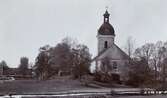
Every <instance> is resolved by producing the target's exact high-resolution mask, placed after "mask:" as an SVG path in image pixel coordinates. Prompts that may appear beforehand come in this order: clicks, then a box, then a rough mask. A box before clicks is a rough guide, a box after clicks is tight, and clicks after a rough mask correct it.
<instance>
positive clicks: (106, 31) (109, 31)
mask: <svg viewBox="0 0 167 98" xmlns="http://www.w3.org/2000/svg"><path fill="white" fill-rule="evenodd" d="M98 34H100V35H114V36H115V31H114V28H113V26H112V25H111V24H110V23H107V22H104V23H103V24H102V25H101V26H100V28H99V30H98Z"/></svg>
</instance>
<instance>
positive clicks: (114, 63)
mask: <svg viewBox="0 0 167 98" xmlns="http://www.w3.org/2000/svg"><path fill="white" fill-rule="evenodd" d="M117 67H118V66H117V62H113V69H114V70H115V69H117Z"/></svg>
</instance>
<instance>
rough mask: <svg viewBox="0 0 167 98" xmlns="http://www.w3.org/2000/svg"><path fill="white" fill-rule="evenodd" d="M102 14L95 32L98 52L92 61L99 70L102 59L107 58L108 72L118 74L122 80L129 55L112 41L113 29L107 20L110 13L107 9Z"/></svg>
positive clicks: (103, 63) (103, 64)
mask: <svg viewBox="0 0 167 98" xmlns="http://www.w3.org/2000/svg"><path fill="white" fill-rule="evenodd" d="M103 16H104V22H103V24H102V25H101V26H100V28H99V29H98V32H97V42H98V43H97V48H98V54H97V56H96V57H95V58H94V59H93V62H92V63H94V64H95V66H96V68H97V70H100V69H99V68H100V66H105V62H104V61H105V60H104V59H105V58H107V59H108V60H109V65H110V66H111V71H110V73H111V74H116V75H118V76H119V77H120V80H122V79H124V78H126V73H125V72H126V71H125V70H127V63H128V60H129V56H128V55H127V54H126V53H125V52H124V51H123V50H121V49H120V48H119V47H118V46H117V45H116V44H115V43H114V40H115V31H114V28H113V26H112V25H111V24H110V22H109V16H110V14H109V13H108V11H107V10H106V11H105V13H104V15H103Z"/></svg>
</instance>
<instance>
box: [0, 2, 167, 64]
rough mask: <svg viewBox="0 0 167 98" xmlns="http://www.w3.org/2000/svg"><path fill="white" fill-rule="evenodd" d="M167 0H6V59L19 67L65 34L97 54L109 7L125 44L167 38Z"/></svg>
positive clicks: (0, 54) (2, 17) (2, 44)
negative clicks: (99, 38)
mask: <svg viewBox="0 0 167 98" xmlns="http://www.w3.org/2000/svg"><path fill="white" fill-rule="evenodd" d="M166 5H167V0H0V61H1V60H5V61H6V62H7V64H8V65H9V66H10V67H17V66H18V65H19V63H20V57H23V56H26V57H28V58H29V61H30V62H33V63H34V61H35V58H36V57H37V55H38V53H39V51H38V49H39V48H40V47H41V46H44V45H46V44H49V45H51V46H55V45H56V44H57V43H58V42H60V41H61V40H62V39H63V38H65V37H67V36H68V37H72V38H74V39H77V41H78V42H79V43H82V44H85V45H87V46H88V47H89V49H90V52H91V54H92V55H93V56H95V55H96V54H97V38H96V35H97V30H98V28H99V27H100V25H101V24H102V23H103V14H104V12H105V10H106V6H108V12H109V13H110V23H111V24H112V25H113V27H114V29H115V34H116V37H115V43H116V44H117V45H118V46H119V47H120V48H122V49H123V48H124V47H125V44H126V40H127V38H128V37H129V36H131V37H132V38H133V39H134V40H135V45H136V47H138V46H141V45H143V44H144V43H148V42H153V43H154V42H156V41H158V40H161V41H166V39H167V11H166V9H167V6H166Z"/></svg>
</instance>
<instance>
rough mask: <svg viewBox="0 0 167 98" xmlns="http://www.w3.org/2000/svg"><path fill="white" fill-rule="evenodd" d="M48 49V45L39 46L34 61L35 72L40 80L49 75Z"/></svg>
mask: <svg viewBox="0 0 167 98" xmlns="http://www.w3.org/2000/svg"><path fill="white" fill-rule="evenodd" d="M49 50H50V48H49V46H48V45H46V46H43V47H41V48H40V49H39V52H40V53H39V54H38V56H37V58H36V61H35V73H36V76H37V77H38V79H40V80H44V79H47V78H48V76H49V69H50V65H49V62H48V61H49Z"/></svg>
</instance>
